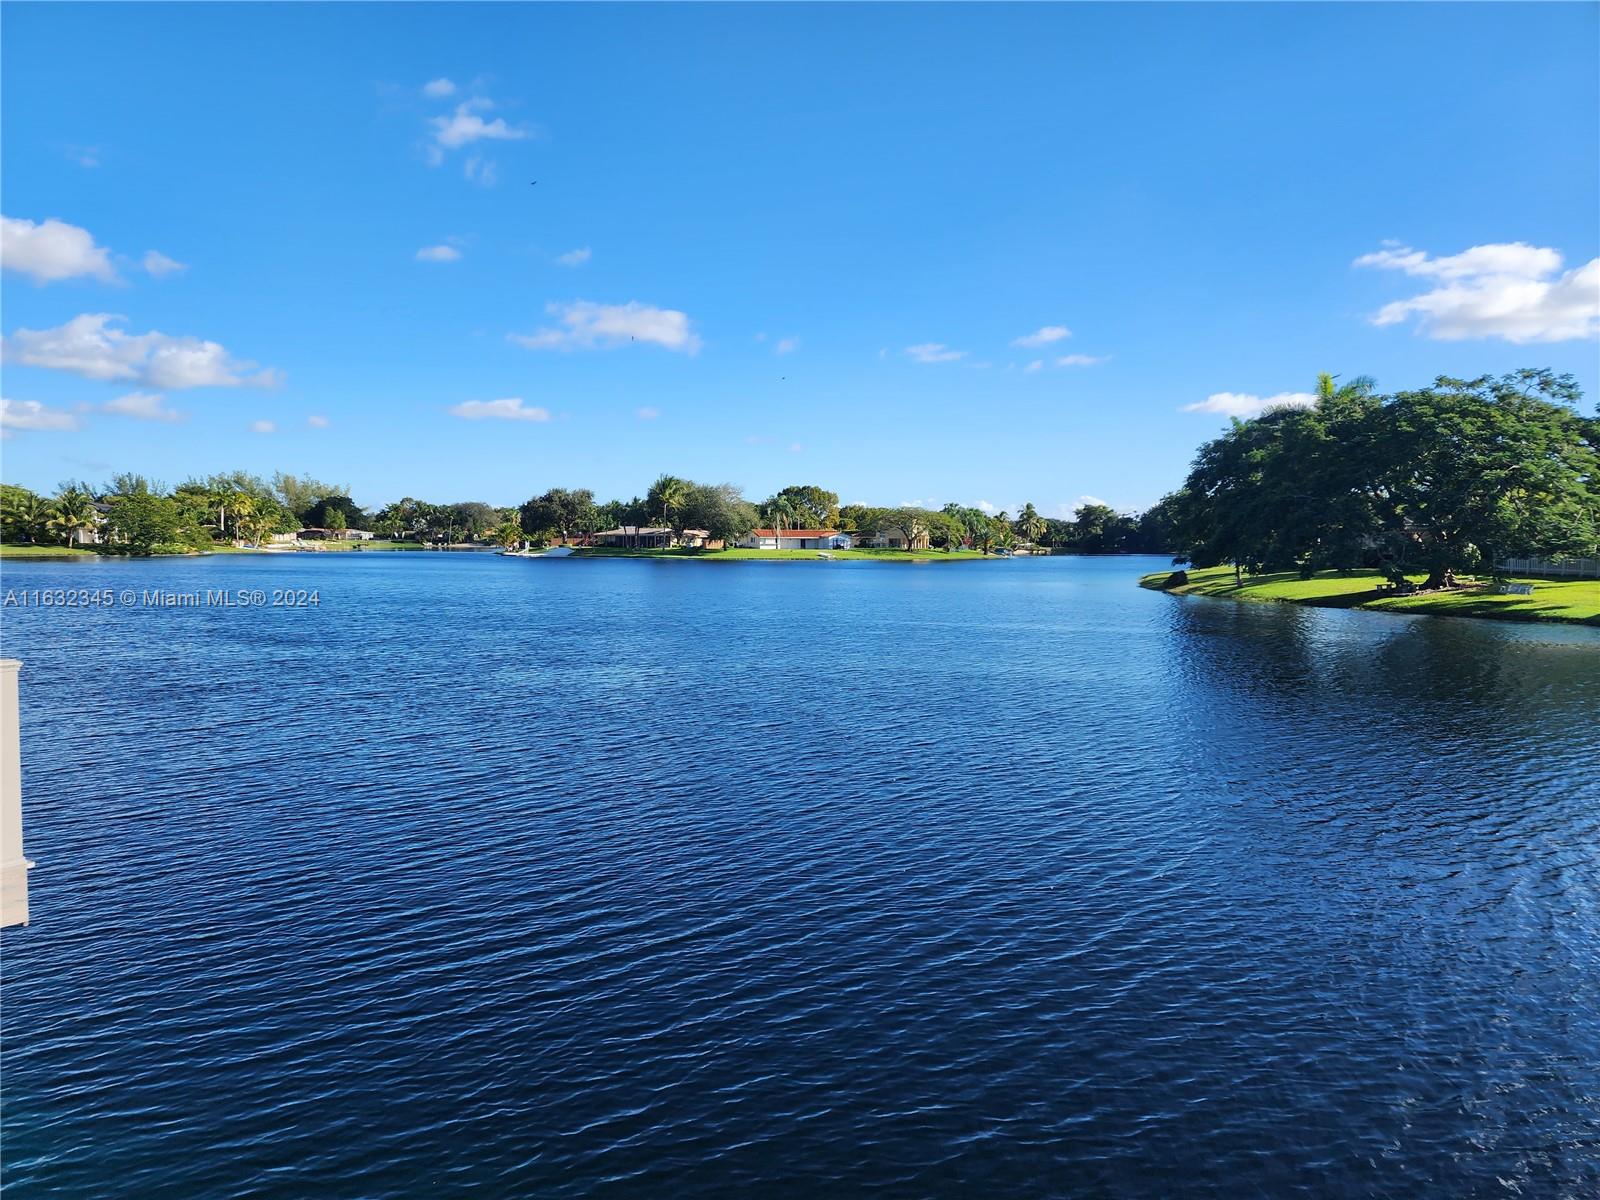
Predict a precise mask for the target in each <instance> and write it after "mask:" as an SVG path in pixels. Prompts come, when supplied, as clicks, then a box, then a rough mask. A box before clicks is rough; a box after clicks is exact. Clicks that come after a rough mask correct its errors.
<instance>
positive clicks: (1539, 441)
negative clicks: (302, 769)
mask: <svg viewBox="0 0 1600 1200" xmlns="http://www.w3.org/2000/svg"><path fill="white" fill-rule="evenodd" d="M1333 384H1334V381H1333V380H1332V378H1331V377H1328V376H1324V377H1323V378H1322V379H1321V380H1319V385H1318V393H1317V400H1316V402H1315V403H1314V404H1313V405H1311V406H1309V407H1304V408H1279V409H1276V410H1271V411H1268V412H1266V413H1263V414H1262V415H1261V416H1259V417H1256V418H1254V419H1252V420H1248V421H1235V422H1234V424H1233V427H1232V428H1231V429H1229V430H1228V431H1227V432H1226V433H1224V434H1223V435H1222V436H1221V437H1219V438H1216V439H1214V440H1212V441H1210V442H1207V443H1206V444H1205V445H1204V446H1202V447H1201V448H1200V451H1199V453H1198V454H1197V455H1196V457H1195V460H1194V465H1193V468H1192V469H1191V470H1190V472H1189V476H1188V479H1187V480H1186V481H1185V484H1184V487H1183V489H1182V490H1181V492H1180V493H1179V494H1178V496H1177V497H1175V498H1174V500H1173V505H1172V506H1173V509H1174V522H1173V523H1174V528H1175V538H1176V540H1177V541H1178V542H1179V543H1180V545H1181V548H1182V550H1183V552H1184V556H1185V557H1187V558H1188V559H1189V561H1191V562H1193V563H1194V564H1195V565H1197V566H1213V565H1216V564H1218V563H1233V564H1235V565H1237V566H1238V567H1240V568H1241V569H1244V570H1250V571H1263V570H1282V569H1291V568H1298V569H1300V570H1302V571H1310V570H1315V569H1318V568H1326V567H1333V568H1341V569H1348V568H1351V567H1355V566H1358V565H1361V564H1363V563H1367V564H1381V565H1385V566H1387V567H1388V568H1389V569H1391V570H1393V571H1397V572H1398V571H1406V570H1413V571H1426V572H1427V573H1428V576H1429V581H1430V583H1437V582H1438V581H1440V580H1442V578H1443V577H1444V574H1445V573H1446V572H1447V571H1450V570H1456V569H1469V570H1470V569H1479V568H1488V569H1493V567H1494V565H1495V564H1496V563H1497V562H1499V561H1502V560H1503V559H1504V558H1506V557H1509V556H1514V557H1522V556H1559V555H1563V554H1579V555H1581V554H1592V553H1595V552H1596V550H1597V548H1600V422H1597V421H1596V420H1595V419H1594V418H1586V417H1584V416H1582V415H1581V414H1580V413H1579V412H1578V411H1577V403H1578V400H1579V393H1578V390H1577V387H1576V385H1575V383H1574V382H1573V380H1572V377H1571V376H1567V375H1555V374H1553V373H1552V372H1550V371H1544V370H1524V371H1518V372H1515V373H1513V374H1510V375H1503V376H1500V377H1489V376H1484V377H1482V378H1478V379H1471V380H1462V379H1452V378H1449V377H1440V378H1439V379H1437V380H1436V381H1435V382H1434V384H1433V386H1431V387H1427V388H1421V389H1418V390H1415V391H1404V392H1398V393H1395V394H1394V395H1390V396H1380V395H1378V394H1376V393H1375V392H1374V390H1373V388H1372V385H1371V382H1370V381H1369V380H1357V381H1355V382H1354V383H1352V384H1349V385H1346V386H1344V387H1338V388H1336V387H1334V386H1333Z"/></svg>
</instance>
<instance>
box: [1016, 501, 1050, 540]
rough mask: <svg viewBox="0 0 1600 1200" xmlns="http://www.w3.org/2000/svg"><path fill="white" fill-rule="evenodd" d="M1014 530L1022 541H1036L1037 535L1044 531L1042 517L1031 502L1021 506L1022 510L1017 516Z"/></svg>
mask: <svg viewBox="0 0 1600 1200" xmlns="http://www.w3.org/2000/svg"><path fill="white" fill-rule="evenodd" d="M1016 530H1017V532H1018V533H1020V534H1021V535H1022V537H1023V540H1024V541H1028V542H1037V541H1038V540H1039V536H1040V535H1041V534H1042V533H1044V531H1045V523H1044V518H1043V517H1041V516H1040V515H1039V513H1038V511H1037V510H1036V509H1035V508H1034V507H1033V505H1032V504H1031V503H1029V504H1024V505H1023V506H1022V512H1021V513H1020V514H1018V516H1017V524H1016Z"/></svg>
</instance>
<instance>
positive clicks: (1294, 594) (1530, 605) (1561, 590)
mask: <svg viewBox="0 0 1600 1200" xmlns="http://www.w3.org/2000/svg"><path fill="white" fill-rule="evenodd" d="M1175 573H1176V571H1175V570H1174V571H1155V572H1152V573H1151V574H1148V575H1144V576H1141V577H1140V579H1139V586H1140V587H1142V588H1145V589H1147V590H1149V591H1155V592H1165V593H1167V594H1169V595H1174V596H1203V597H1206V598H1208V599H1214V600H1234V601H1240V602H1243V603H1249V604H1299V605H1302V606H1304V607H1307V608H1354V609H1360V610H1361V611H1363V612H1378V613H1398V614H1400V615H1402V616H1406V615H1411V616H1436V617H1475V618H1478V619H1480V620H1490V621H1523V622H1539V623H1543V624H1556V625H1585V626H1590V627H1597V626H1600V580H1593V579H1573V580H1549V579H1518V580H1516V581H1515V582H1518V583H1529V584H1532V585H1533V594H1532V595H1528V596H1514V595H1501V594H1499V593H1497V592H1494V591H1491V590H1490V589H1489V586H1488V585H1484V586H1481V587H1472V588H1459V589H1455V590H1451V591H1438V592H1420V593H1413V594H1411V595H1406V596H1395V595H1386V594H1384V593H1382V592H1379V591H1378V590H1377V585H1378V584H1380V583H1382V582H1384V578H1383V576H1381V575H1379V574H1377V573H1376V572H1373V571H1353V572H1338V571H1318V572H1316V573H1315V574H1314V575H1312V577H1311V578H1310V579H1301V578H1300V574H1299V572H1297V571H1280V572H1275V573H1272V574H1267V575H1256V576H1246V577H1245V580H1244V583H1243V584H1242V585H1239V584H1236V583H1235V582H1234V572H1233V568H1232V567H1203V568H1201V569H1199V570H1191V571H1188V572H1186V574H1187V577H1188V582H1187V583H1181V584H1178V585H1176V586H1171V587H1169V586H1167V584H1168V581H1169V580H1170V579H1171V578H1172V577H1173V575H1174V574H1175Z"/></svg>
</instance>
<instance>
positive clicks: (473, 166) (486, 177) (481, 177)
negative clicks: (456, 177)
mask: <svg viewBox="0 0 1600 1200" xmlns="http://www.w3.org/2000/svg"><path fill="white" fill-rule="evenodd" d="M461 173H462V174H463V175H465V176H466V177H467V180H468V181H469V182H471V183H476V184H477V185H479V186H480V187H493V186H494V185H495V184H496V183H497V182H498V181H499V179H500V165H499V164H498V163H496V162H495V161H494V159H492V158H482V157H480V156H478V155H476V154H474V155H472V156H471V157H469V158H468V159H467V161H466V162H465V163H464V164H463V165H462V168H461Z"/></svg>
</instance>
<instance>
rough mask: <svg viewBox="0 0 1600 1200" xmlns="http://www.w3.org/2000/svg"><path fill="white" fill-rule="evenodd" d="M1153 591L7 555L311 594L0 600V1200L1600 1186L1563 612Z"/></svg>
mask: <svg viewBox="0 0 1600 1200" xmlns="http://www.w3.org/2000/svg"><path fill="white" fill-rule="evenodd" d="M1161 565H1162V564H1161V561H1160V560H1155V559H1150V560H1141V559H1049V560H1039V561H1013V562H980V563H951V564H937V565H932V566H926V567H915V566H909V565H895V566H886V565H881V564H871V563H866V564H857V563H845V562H838V563H828V564H810V563H771V564H767V563H738V564H712V563H694V562H648V561H627V560H611V561H590V562H584V561H574V560H566V561H548V560H533V561H526V560H515V559H504V558H497V557H493V556H468V555H416V554H413V555H401V554H387V555H386V554H377V553H372V554H355V555H341V556H338V557H335V556H332V555H326V556H313V555H293V556H285V557H283V558H255V557H221V556H219V557H214V558H208V559H202V560H182V561H152V562H120V563H119V562H95V563H88V564H83V563H58V564H51V563H20V564H9V563H8V564H6V566H5V568H4V575H3V588H9V589H22V588H40V587H94V588H99V587H110V588H113V589H119V590H120V589H122V588H125V587H134V588H139V589H157V588H163V589H169V590H176V591H192V590H195V589H205V588H228V589H251V588H261V589H274V588H296V587H298V588H315V589H316V590H317V592H318V596H319V600H320V605H319V607H317V608H314V609H311V608H307V609H265V610H237V609H158V608H141V607H135V608H124V607H120V606H119V607H115V608H112V609H94V610H75V611H66V610H59V609H56V610H38V609H16V608H12V609H7V610H6V611H5V612H4V614H3V616H4V633H3V639H4V653H5V654H6V655H9V656H13V657H17V658H21V659H23V660H24V663H25V666H24V669H23V674H22V685H23V690H22V697H23V710H24V711H23V765H24V785H25V790H24V804H25V814H26V822H27V849H28V853H29V855H30V857H32V858H34V859H35V860H37V862H38V867H37V869H36V870H35V871H34V872H33V876H32V890H33V924H32V925H31V926H30V927H29V928H26V929H12V930H7V931H6V932H5V934H4V936H3V941H0V952H3V960H0V971H3V979H4V983H3V1010H0V1034H3V1056H4V1057H3V1077H0V1087H3V1099H4V1114H3V1116H4V1124H3V1133H0V1151H3V1158H4V1167H3V1171H4V1176H3V1182H4V1185H5V1186H6V1188H7V1189H8V1191H7V1195H8V1197H9V1196H11V1195H15V1196H16V1197H18V1198H23V1200H25V1198H26V1197H32V1196H40V1197H42V1196H52V1197H61V1196H66V1197H78V1196H83V1197H149V1196H158V1197H167V1198H175V1197H246V1196H249V1197H268V1196H319V1197H321V1196H327V1197H352V1198H354V1197H391V1196H396V1197H398V1196H407V1197H409V1196H426V1197H438V1196H469V1195H470V1196H508V1197H509V1196H518V1197H520V1196H539V1197H577V1196H674V1197H681V1196H696V1197H702V1196H703V1197H734V1196H741V1197H742V1196H761V1197H787V1196H796V1197H810V1196H817V1197H839V1196H852V1195H873V1196H908V1197H913V1196H928V1197H944V1196H952V1197H954V1196H971V1195H974V1194H983V1193H989V1194H992V1195H996V1196H1006V1197H1027V1196H1107V1197H1145V1196H1161V1197H1165V1196H1194V1197H1230V1198H1231V1197H1248V1196H1317V1197H1321V1196H1329V1197H1347V1196H1408V1197H1409V1196H1449V1197H1474V1196H1500V1195H1506V1196H1523V1197H1534V1196H1537V1197H1551V1196H1554V1197H1592V1196H1596V1195H1600V735H1597V733H1596V728H1597V717H1600V631H1595V630H1587V629H1569V628H1562V627H1554V626H1545V627H1539V626H1517V625H1509V624H1497V623H1493V622H1488V621H1471V620H1458V619H1447V618H1431V617H1395V616H1385V615H1378V614H1371V613H1360V612H1341V611H1330V610H1314V609H1305V608H1296V607H1292V606H1286V605H1247V604H1234V603H1230V602H1226V601H1218V600H1208V599H1203V598H1189V599H1180V598H1174V597H1170V596H1164V595H1158V594H1155V593H1150V592H1144V591H1140V590H1139V589H1137V588H1136V587H1135V586H1134V581H1135V579H1136V578H1137V576H1138V575H1139V574H1140V573H1141V572H1142V571H1146V570H1154V569H1158V568H1159V567H1160V566H1161ZM9 1189H15V1190H14V1191H11V1190H9Z"/></svg>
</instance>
